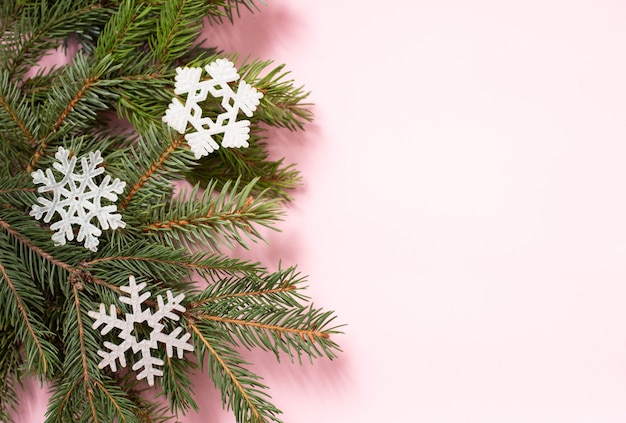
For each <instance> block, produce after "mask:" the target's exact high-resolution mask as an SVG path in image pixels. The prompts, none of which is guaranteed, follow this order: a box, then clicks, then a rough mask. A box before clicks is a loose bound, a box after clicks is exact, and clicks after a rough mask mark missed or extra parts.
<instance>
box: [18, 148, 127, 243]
mask: <svg viewBox="0 0 626 423" xmlns="http://www.w3.org/2000/svg"><path fill="white" fill-rule="evenodd" d="M54 157H55V158H56V159H57V162H55V163H54V164H53V168H54V169H55V170H56V171H57V172H59V173H60V174H61V175H63V176H62V178H61V179H60V180H59V181H58V182H57V180H56V177H55V174H54V172H53V171H52V169H46V171H45V172H44V171H43V170H41V169H39V170H37V171H35V172H33V173H32V174H31V176H32V178H33V182H34V183H35V184H36V185H42V186H40V187H39V188H38V189H37V192H40V193H44V192H51V193H52V200H50V199H48V198H46V197H38V198H37V201H38V202H39V204H34V205H33V206H32V209H31V211H30V215H31V216H33V217H34V218H35V219H37V220H39V219H41V218H42V217H43V221H44V222H45V223H49V222H50V221H51V220H52V218H53V216H54V215H55V214H58V215H59V220H58V221H56V222H54V223H53V224H52V225H50V229H51V230H52V231H54V232H55V233H54V234H53V235H52V240H53V241H54V243H55V244H56V245H64V244H65V243H66V241H73V240H74V226H76V225H77V226H78V227H79V230H78V234H77V235H76V240H77V241H78V242H84V245H85V248H87V249H89V250H91V251H97V250H98V244H99V240H98V238H99V237H100V235H101V234H102V230H108V229H118V228H124V227H125V226H126V224H125V223H124V221H123V220H122V216H121V215H120V214H119V213H115V211H116V210H117V207H116V206H115V205H114V204H111V205H106V206H104V205H102V199H105V200H108V201H110V202H115V201H117V195H118V194H121V193H122V192H123V191H124V188H125V186H126V183H125V182H123V181H120V180H119V179H118V178H115V179H113V180H111V177H110V176H109V175H105V177H104V179H103V180H102V182H100V183H99V184H96V182H95V177H97V176H99V175H101V174H103V173H104V168H103V167H101V166H100V165H101V164H102V162H103V159H102V155H101V153H100V151H98V150H96V151H95V152H90V153H89V155H88V157H81V159H80V167H81V173H78V172H77V171H76V164H77V161H78V160H77V158H76V157H71V158H70V151H69V150H66V149H65V148H63V147H59V149H58V151H57V153H56V154H55V156H54ZM94 219H96V220H97V221H98V223H99V224H100V227H98V226H96V225H95V224H94V223H92V221H93V220H94Z"/></svg>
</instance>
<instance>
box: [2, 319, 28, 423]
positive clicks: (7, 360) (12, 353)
mask: <svg viewBox="0 0 626 423" xmlns="http://www.w3.org/2000/svg"><path fill="white" fill-rule="evenodd" d="M9 329H11V330H9ZM22 365H23V363H22V359H21V355H20V343H19V341H18V339H17V337H16V335H15V331H14V330H12V328H9V327H4V328H3V327H2V326H1V325H0V421H2V422H6V423H13V421H14V420H13V418H12V417H11V411H15V410H16V409H17V406H18V400H19V398H18V395H17V392H16V388H17V384H18V383H20V381H21V371H20V368H21V367H22Z"/></svg>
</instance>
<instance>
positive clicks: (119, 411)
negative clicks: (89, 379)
mask: <svg viewBox="0 0 626 423" xmlns="http://www.w3.org/2000/svg"><path fill="white" fill-rule="evenodd" d="M93 384H94V385H95V386H96V387H98V389H100V391H102V392H103V393H104V394H105V395H106V397H107V399H108V400H109V401H110V402H111V404H113V406H114V407H115V409H116V410H117V414H118V415H119V416H120V417H121V419H122V420H121V421H122V422H127V421H128V420H126V417H125V416H124V413H123V410H122V407H121V406H120V404H119V403H118V402H117V399H116V398H115V397H114V396H113V395H112V394H111V392H109V390H108V389H107V388H106V387H105V386H104V385H103V384H102V382H100V381H98V380H94V381H93Z"/></svg>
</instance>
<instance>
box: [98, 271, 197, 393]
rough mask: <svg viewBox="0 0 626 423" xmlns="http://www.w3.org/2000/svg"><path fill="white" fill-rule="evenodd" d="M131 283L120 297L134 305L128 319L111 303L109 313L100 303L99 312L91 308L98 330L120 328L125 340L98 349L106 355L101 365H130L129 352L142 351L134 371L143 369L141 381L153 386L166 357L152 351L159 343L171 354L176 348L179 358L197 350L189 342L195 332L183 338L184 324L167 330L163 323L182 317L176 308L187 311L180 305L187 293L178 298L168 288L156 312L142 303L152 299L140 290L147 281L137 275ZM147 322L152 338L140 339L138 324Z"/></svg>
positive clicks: (103, 366) (159, 300) (169, 355)
mask: <svg viewBox="0 0 626 423" xmlns="http://www.w3.org/2000/svg"><path fill="white" fill-rule="evenodd" d="M128 279H129V285H128V286H123V287H121V290H122V291H123V292H125V293H127V294H128V295H129V296H128V297H124V296H122V297H120V301H121V302H123V303H124V304H129V305H130V306H132V310H133V311H132V313H126V314H125V317H124V319H120V318H119V317H118V316H117V310H116V309H115V306H114V305H112V304H111V306H110V309H109V314H107V312H106V308H105V306H104V304H100V310H99V311H97V312H96V311H89V313H88V314H89V316H90V317H91V318H93V319H94V320H95V322H94V324H93V328H94V329H98V327H100V326H101V325H104V327H103V328H102V329H101V333H102V334H103V335H106V334H107V333H109V332H110V331H111V330H112V329H113V328H116V329H118V330H119V331H120V332H119V334H118V337H119V338H120V339H121V340H122V342H121V343H120V344H119V345H115V344H113V343H111V342H108V341H105V342H104V346H105V347H106V348H107V349H108V350H109V351H108V352H106V351H98V355H100V356H101V357H102V361H101V362H100V363H99V364H98V367H99V368H100V369H104V368H105V367H107V366H109V367H110V368H111V370H112V371H116V370H117V365H116V361H119V363H120V366H121V367H126V352H127V351H128V350H132V352H133V353H135V354H136V353H138V352H139V353H140V354H141V359H140V360H139V361H137V362H135V364H133V367H132V369H133V370H139V369H143V370H142V371H141V372H140V373H138V374H137V380H141V379H144V378H145V379H147V380H148V384H149V385H150V386H153V385H154V377H155V376H163V371H162V370H160V369H158V368H156V367H155V366H162V365H163V360H161V359H159V358H156V357H153V356H152V355H151V354H150V350H152V349H157V344H158V342H161V343H163V344H165V350H166V353H167V356H168V357H172V355H173V349H174V348H176V352H177V354H178V358H183V352H184V351H193V346H192V345H191V344H190V343H189V342H188V340H189V338H190V337H191V335H189V333H185V334H184V335H183V336H181V337H180V338H179V337H178V335H179V334H180V333H181V332H182V328H181V327H177V328H176V329H174V330H173V331H172V332H171V333H169V334H168V333H164V332H163V329H164V328H165V326H164V325H163V324H162V323H161V321H162V320H163V319H166V318H167V319H172V320H178V319H179V317H178V315H177V314H175V313H173V311H179V312H181V313H183V312H184V311H185V307H183V306H182V305H180V302H181V301H182V300H183V299H184V298H185V296H184V295H183V294H179V295H177V296H176V297H174V296H173V295H172V292H171V291H167V303H164V302H163V298H162V297H161V296H160V295H158V296H157V304H158V309H157V310H156V311H155V312H154V314H153V313H152V312H151V311H150V309H145V310H143V309H142V308H141V305H142V303H143V302H144V301H146V300H147V299H148V298H150V292H144V293H143V294H140V291H141V290H142V289H144V288H145V287H146V284H145V282H143V283H140V284H139V285H137V284H136V283H135V278H134V277H133V276H130V277H129V278H128ZM144 323H145V324H147V326H149V327H150V328H151V332H150V338H148V339H142V340H141V341H139V340H138V339H137V333H135V332H136V328H135V324H139V325H141V324H144Z"/></svg>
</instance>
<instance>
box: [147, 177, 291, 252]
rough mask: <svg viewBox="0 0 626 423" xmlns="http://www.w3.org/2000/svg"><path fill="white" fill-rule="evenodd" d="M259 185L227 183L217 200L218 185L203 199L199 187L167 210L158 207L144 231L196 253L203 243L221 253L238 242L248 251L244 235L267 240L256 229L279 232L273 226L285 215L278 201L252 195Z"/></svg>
mask: <svg viewBox="0 0 626 423" xmlns="http://www.w3.org/2000/svg"><path fill="white" fill-rule="evenodd" d="M255 183H256V180H253V181H252V182H251V183H249V184H247V185H245V186H244V187H242V188H239V181H236V182H235V183H233V184H231V183H226V184H225V185H224V187H223V188H222V190H221V192H220V193H219V194H218V195H217V196H215V195H214V193H215V184H210V185H209V186H208V187H207V189H206V190H205V191H204V193H203V194H202V195H200V196H199V198H197V197H198V189H199V186H198V185H196V186H195V187H193V189H192V190H191V191H190V192H189V193H187V192H184V191H183V192H181V194H180V195H179V196H178V198H176V199H174V200H173V201H170V202H169V204H167V205H166V206H163V207H154V208H153V209H152V210H151V216H150V221H149V222H146V223H144V224H143V225H141V230H142V231H143V232H145V233H147V234H148V235H150V236H158V237H160V238H161V239H163V240H165V241H166V242H167V243H168V244H169V245H173V246H176V245H177V244H182V245H185V246H186V247H189V248H191V249H193V248H194V244H195V243H197V242H200V243H201V244H202V245H204V246H206V247H208V248H211V249H213V250H219V246H220V244H222V243H223V244H225V245H227V246H229V247H230V246H232V245H233V241H234V242H237V243H238V244H239V245H241V246H243V247H245V248H247V245H246V242H245V241H244V238H243V237H242V234H245V235H246V236H247V237H248V238H250V239H261V240H263V237H262V235H261V234H260V233H259V232H258V231H257V229H256V228H255V226H254V225H255V224H256V225H261V226H266V227H268V228H271V229H275V228H274V227H273V222H274V221H277V220H280V216H281V215H282V210H281V208H280V203H279V201H278V200H277V199H269V198H266V197H265V192H262V193H261V194H260V195H258V196H257V197H253V196H251V195H250V193H251V191H252V189H253V188H254V184H255ZM196 198H197V199H196Z"/></svg>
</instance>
